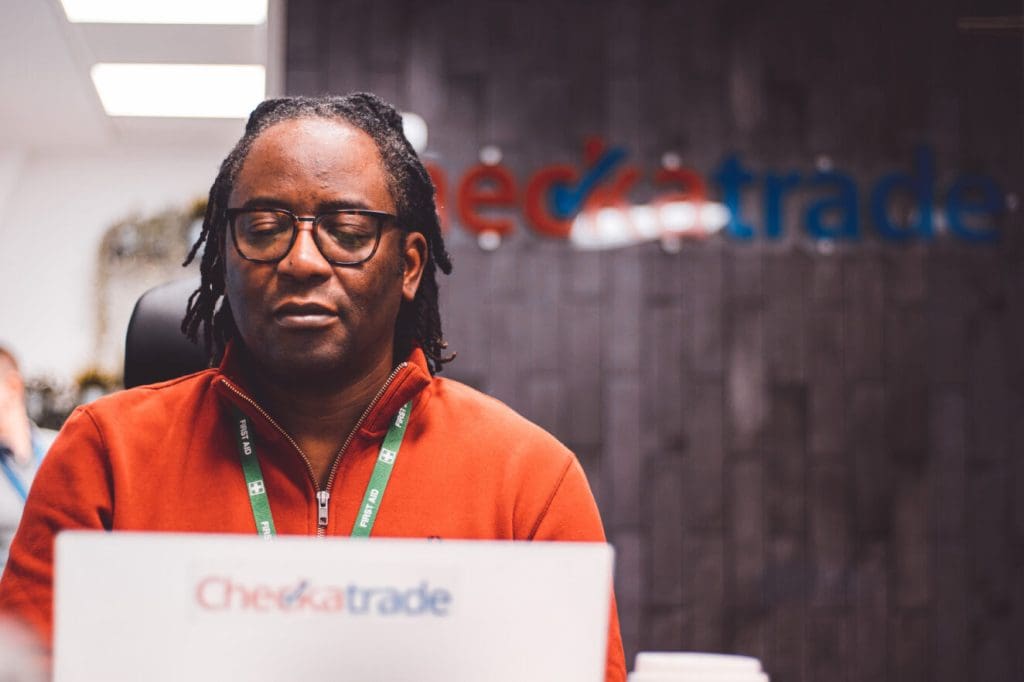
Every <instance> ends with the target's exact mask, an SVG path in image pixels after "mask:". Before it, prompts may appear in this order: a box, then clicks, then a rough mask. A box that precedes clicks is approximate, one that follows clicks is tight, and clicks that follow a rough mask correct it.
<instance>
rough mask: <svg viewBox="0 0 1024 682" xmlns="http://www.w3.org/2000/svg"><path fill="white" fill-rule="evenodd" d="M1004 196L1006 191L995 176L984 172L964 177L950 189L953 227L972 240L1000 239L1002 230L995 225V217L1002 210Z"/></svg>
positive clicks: (948, 199)
mask: <svg viewBox="0 0 1024 682" xmlns="http://www.w3.org/2000/svg"><path fill="white" fill-rule="evenodd" d="M1002 197H1003V193H1002V191H1001V190H1000V189H999V186H998V185H997V184H996V183H995V180H993V179H992V178H989V177H986V176H984V175H962V176H960V177H959V178H957V179H956V182H955V183H953V186H952V187H950V188H949V194H948V196H947V197H946V217H947V218H948V220H949V229H950V230H952V231H953V234H955V235H956V236H958V237H960V238H962V239H964V240H966V241H969V242H991V241H995V240H996V239H998V238H999V232H998V230H996V228H995V226H993V225H992V224H991V219H992V218H993V217H995V216H996V215H998V214H999V213H1000V212H1001V210H1002V207H1003V202H1002ZM972 218H977V219H972ZM965 219H966V220H965Z"/></svg>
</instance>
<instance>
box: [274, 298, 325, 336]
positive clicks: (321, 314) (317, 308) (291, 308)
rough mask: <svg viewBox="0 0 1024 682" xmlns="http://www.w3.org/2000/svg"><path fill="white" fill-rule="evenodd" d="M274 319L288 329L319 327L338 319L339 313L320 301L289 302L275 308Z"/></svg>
mask: <svg viewBox="0 0 1024 682" xmlns="http://www.w3.org/2000/svg"><path fill="white" fill-rule="evenodd" d="M274 319H275V320H276V321H277V323H278V324H279V325H281V326H282V327H286V328H288V329H319V328H320V327H326V326H329V325H331V324H334V323H335V322H337V321H338V314H337V313H336V312H335V311H334V310H333V309H332V308H329V307H327V306H325V305H322V304H320V303H299V302H288V303H282V304H281V305H279V306H277V307H276V308H274Z"/></svg>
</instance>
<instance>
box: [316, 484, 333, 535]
mask: <svg viewBox="0 0 1024 682" xmlns="http://www.w3.org/2000/svg"><path fill="white" fill-rule="evenodd" d="M330 501H331V493H330V491H327V490H321V491H319V492H317V494H316V509H317V516H316V526H317V528H327V503H328V502H330Z"/></svg>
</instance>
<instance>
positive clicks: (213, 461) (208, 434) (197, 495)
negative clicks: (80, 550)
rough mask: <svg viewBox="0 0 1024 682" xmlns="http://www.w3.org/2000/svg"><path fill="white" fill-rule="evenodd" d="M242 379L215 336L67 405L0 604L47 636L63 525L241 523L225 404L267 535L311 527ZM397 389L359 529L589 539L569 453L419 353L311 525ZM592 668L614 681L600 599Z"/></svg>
mask: <svg viewBox="0 0 1024 682" xmlns="http://www.w3.org/2000/svg"><path fill="white" fill-rule="evenodd" d="M245 385H246V381H245V378H244V372H243V371H242V368H241V366H240V361H239V360H238V359H237V358H236V354H235V353H233V352H232V350H231V349H230V348H229V350H228V353H227V355H226V357H225V359H224V362H223V363H222V364H221V367H220V368H218V369H210V370H206V371H203V372H199V373H197V374H192V375H190V376H187V377H183V378H181V379H176V380H172V381H167V382H164V383H160V384H154V385H152V386H144V387H140V388H136V389H132V390H128V391H122V392H120V393H116V394H114V395H111V396H108V397H106V398H102V399H100V400H97V401H96V402H94V403H92V404H90V405H87V406H84V407H80V408H78V409H77V410H76V411H75V412H74V413H73V414H72V415H71V417H70V418H69V419H68V421H67V423H66V424H65V426H64V429H63V430H62V431H61V433H60V435H59V436H58V438H57V440H56V441H55V442H54V444H53V446H52V447H51V449H50V452H49V454H48V456H47V457H46V459H45V460H44V462H43V464H42V467H41V468H40V470H39V473H38V474H37V476H36V479H35V483H34V485H33V487H32V490H31V493H30V495H29V499H28V502H27V504H26V506H25V513H24V516H23V519H22V522H21V526H20V528H19V530H18V533H17V535H16V536H15V539H14V542H13V544H12V547H11V554H10V561H9V563H8V564H7V567H6V570H5V572H4V575H3V579H2V580H0V611H3V612H7V613H10V614H13V615H14V616H15V617H18V618H20V619H22V620H24V621H26V622H27V623H28V624H29V625H31V626H32V627H33V628H34V629H35V630H36V631H37V632H38V633H39V635H40V636H41V637H42V638H43V639H44V641H46V642H50V641H51V638H52V619H53V615H52V599H53V540H54V535H55V534H56V533H57V532H58V531H61V530H64V529H74V528H91V529H101V528H102V529H107V530H160V531H177V532H210V533H224V532H228V533H254V532H255V528H254V525H253V518H252V510H251V507H250V504H249V497H248V493H247V488H246V484H245V479H244V477H243V474H242V469H241V466H240V464H239V461H238V451H237V443H236V436H237V432H236V431H235V430H234V428H235V426H234V425H235V422H234V419H233V418H232V416H231V415H232V410H233V409H234V408H236V407H237V408H239V409H241V410H242V411H243V412H245V414H246V415H248V416H249V418H250V420H251V422H252V424H253V429H254V431H255V445H256V451H257V453H258V455H259V458H260V463H261V465H262V468H263V475H264V480H265V482H266V489H267V496H268V499H269V501H270V506H271V509H272V510H273V513H274V524H275V526H276V528H277V532H278V533H282V534H292V535H315V534H316V532H317V499H316V488H317V486H316V484H315V482H314V480H313V477H312V474H311V472H310V470H309V469H308V468H307V465H306V464H305V461H304V459H303V458H302V457H301V455H300V454H299V452H298V451H297V450H296V448H295V446H294V445H293V444H292V443H291V442H290V440H289V439H288V438H287V437H286V436H285V435H284V433H283V431H281V430H280V429H279V428H277V427H276V426H275V424H273V423H272V422H271V421H270V420H269V419H268V418H267V416H266V415H265V413H261V410H260V409H258V408H256V407H255V402H250V401H251V400H252V398H251V397H249V394H248V392H247V391H246V388H245ZM409 400H414V403H413V409H412V415H411V418H410V422H409V427H408V430H407V432H406V435H405V440H404V441H403V444H402V452H401V456H400V457H399V460H398V462H397V463H396V465H395V469H394V471H393V473H392V476H391V481H390V483H389V485H388V490H387V496H386V498H385V499H384V501H383V503H382V505H381V506H380V511H379V514H378V517H377V521H376V525H375V526H374V528H373V535H374V537H411V538H427V537H440V538H450V539H481V540H482V539H498V540H569V541H604V531H603V529H602V526H601V519H600V517H599V515H598V511H597V507H596V505H595V503H594V499H593V496H592V495H591V492H590V488H589V486H588V485H587V481H586V477H585V475H584V473H583V470H582V468H581V467H580V465H579V462H578V461H577V459H576V457H575V456H574V455H573V454H572V453H571V452H569V450H568V449H566V448H565V447H564V446H563V445H562V444H561V443H559V442H558V441H557V440H555V438H553V437H552V436H550V435H549V434H548V433H546V432H545V431H543V430H542V429H541V428H539V427H538V426H536V425H534V424H531V423H530V422H528V421H527V420H525V419H523V418H522V417H521V416H519V415H518V414H516V413H515V412H514V411H512V410H511V409H509V408H508V407H506V406H505V405H503V404H502V403H500V402H498V401H497V400H494V399H493V398H490V397H487V396H485V395H483V394H481V393H479V392H477V391H475V390H473V389H471V388H469V387H468V386H465V385H463V384H460V383H458V382H455V381H451V380H446V379H442V378H438V377H431V376H430V373H429V372H428V371H427V366H426V362H425V359H424V357H423V354H422V352H420V351H419V350H416V351H414V352H413V354H412V355H411V356H410V358H409V362H408V363H406V365H405V366H404V367H403V368H402V369H401V370H399V371H398V373H397V375H396V376H395V378H394V380H393V381H392V382H391V383H390V385H389V386H388V388H387V389H386V391H385V392H384V393H383V395H382V396H381V398H380V400H379V401H378V402H377V403H376V405H375V406H374V407H373V408H372V410H371V411H370V412H369V414H368V415H367V416H366V418H365V419H364V420H363V422H362V425H361V426H360V427H359V428H358V430H357V432H356V433H355V434H354V436H353V438H352V440H351V442H350V443H349V445H348V448H347V449H346V451H345V452H344V453H343V455H342V457H341V460H340V463H339V465H338V469H337V475H336V477H335V479H334V481H333V484H332V486H331V489H330V494H331V495H330V502H329V515H328V522H327V528H326V533H327V534H329V535H348V534H349V533H350V532H351V529H352V524H353V523H354V520H355V516H356V511H357V508H358V507H359V505H360V502H361V500H362V496H363V493H364V491H365V488H366V483H367V481H368V480H369V478H370V472H371V470H372V468H373V464H374V462H375V460H376V458H377V453H378V448H379V446H380V442H381V441H382V440H383V437H384V433H385V432H386V430H387V426H388V422H389V420H390V418H391V417H392V416H393V415H394V414H395V412H397V411H398V409H399V407H401V406H402V405H403V404H405V403H406V402H407V401H409ZM538 617H539V618H542V617H543V614H538ZM606 678H607V680H608V681H609V682H610V681H612V680H615V681H620V680H625V678H626V669H625V659H624V656H623V650H622V640H621V636H620V634H619V622H618V615H617V613H616V609H615V603H614V599H613V601H612V605H611V623H610V627H609V631H608V659H607V674H606Z"/></svg>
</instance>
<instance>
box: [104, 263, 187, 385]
mask: <svg viewBox="0 0 1024 682" xmlns="http://www.w3.org/2000/svg"><path fill="white" fill-rule="evenodd" d="M197 288H199V277H189V278H187V279H180V280H175V281H173V282H168V283H166V284H161V285H159V286H156V287H153V288H152V289H150V290H149V291H147V292H146V293H144V294H143V295H142V296H140V297H139V300H138V302H137V303H136V304H135V310H133V311H132V319H131V320H130V321H129V322H128V335H127V336H126V337H125V342H124V387H125V388H132V387H133V386H141V385H143V384H152V383H154V382H157V381H166V380H167V379H174V378H175V377H180V376H184V375H186V374H191V373H192V372H197V371H199V370H201V369H205V368H206V366H207V361H206V353H204V352H203V350H202V349H201V348H200V347H199V346H197V345H196V344H194V343H192V342H191V341H189V340H188V339H187V338H185V335H184V334H182V333H181V318H183V317H184V316H185V306H186V305H187V304H188V297H189V296H190V295H191V294H192V292H193V291H195V290H196V289H197Z"/></svg>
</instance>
